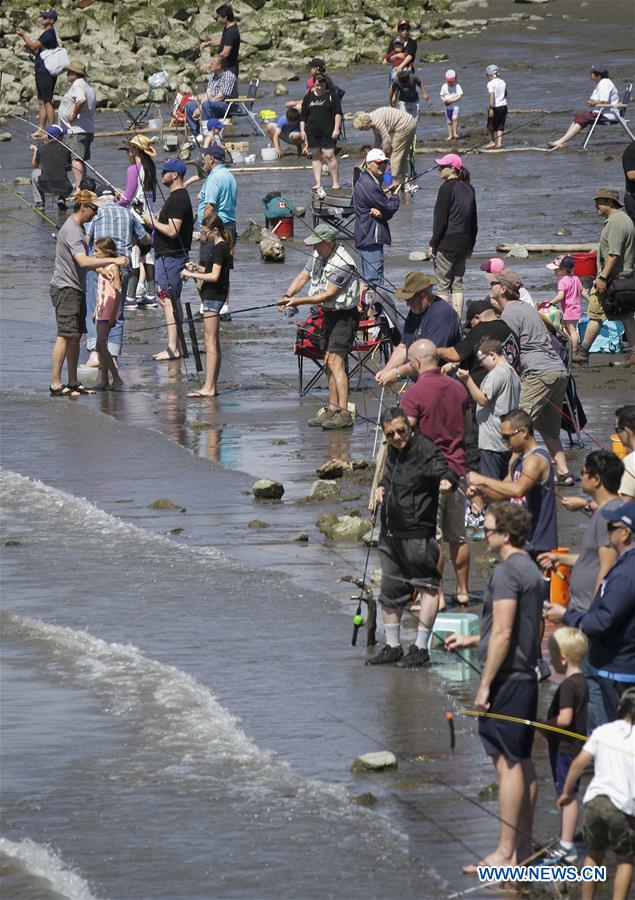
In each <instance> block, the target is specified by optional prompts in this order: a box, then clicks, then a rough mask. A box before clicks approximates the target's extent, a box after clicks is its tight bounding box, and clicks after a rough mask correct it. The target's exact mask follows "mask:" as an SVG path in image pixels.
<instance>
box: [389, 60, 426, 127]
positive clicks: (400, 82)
mask: <svg viewBox="0 0 635 900" xmlns="http://www.w3.org/2000/svg"><path fill="white" fill-rule="evenodd" d="M419 90H421V93H422V94H423V99H424V101H425V102H426V103H427V102H428V100H429V99H430V94H429V93H428V91H427V90H426V86H425V84H423V82H422V81H421V79H420V78H419V77H418V76H417V75H415V73H414V71H413V70H410V69H402V71H401V72H398V73H397V77H396V78H395V80H394V81H393V82H392V84H391V85H390V92H389V95H388V100H389V103H390V105H391V106H396V107H397V108H398V109H402V110H403V111H404V112H407V113H408V114H409V115H411V116H412V117H413V119H418V118H419V93H418V92H419Z"/></svg>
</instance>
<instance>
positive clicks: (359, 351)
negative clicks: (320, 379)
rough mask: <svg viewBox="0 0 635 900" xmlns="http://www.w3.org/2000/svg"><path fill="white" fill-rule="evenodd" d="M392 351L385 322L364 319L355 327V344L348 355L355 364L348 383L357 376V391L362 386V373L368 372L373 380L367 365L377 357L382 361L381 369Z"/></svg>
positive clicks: (381, 319)
mask: <svg viewBox="0 0 635 900" xmlns="http://www.w3.org/2000/svg"><path fill="white" fill-rule="evenodd" d="M391 350H392V340H391V338H390V333H389V329H388V325H387V323H386V320H385V319H384V318H383V317H382V318H379V319H364V320H362V321H360V323H359V325H358V326H357V334H356V336H355V343H354V345H353V349H352V350H351V353H350V355H351V356H352V357H353V360H354V361H355V364H354V365H353V368H352V369H351V370H350V372H349V373H348V378H349V382H352V381H353V378H355V376H356V375H357V389H358V390H359V389H360V388H361V386H362V377H363V375H364V372H368V374H369V375H372V377H373V378H374V377H375V375H376V371H377V370H375V369H372V368H371V367H370V365H369V363H370V362H371V360H372V359H374V357H375V355H376V354H377V355H379V358H380V359H381V361H382V368H383V367H384V366H385V365H386V363H387V362H388V359H389V357H390V353H391Z"/></svg>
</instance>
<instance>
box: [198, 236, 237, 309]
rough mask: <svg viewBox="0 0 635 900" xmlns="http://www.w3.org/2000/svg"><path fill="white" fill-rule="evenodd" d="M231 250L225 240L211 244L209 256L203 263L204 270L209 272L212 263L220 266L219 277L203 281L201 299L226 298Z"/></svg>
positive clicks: (212, 266) (212, 265)
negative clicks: (216, 279)
mask: <svg viewBox="0 0 635 900" xmlns="http://www.w3.org/2000/svg"><path fill="white" fill-rule="evenodd" d="M231 258H232V255H231V250H230V249H229V246H228V244H226V243H225V241H220V243H218V244H212V247H211V251H210V254H209V258H208V260H207V262H206V263H205V271H206V272H207V273H209V272H211V271H212V269H213V268H214V265H217V266H220V267H221V273H220V278H219V279H218V281H204V282H203V286H202V287H201V299H202V300H223V301H225V300H226V299H227V294H228V293H229V270H230V268H231Z"/></svg>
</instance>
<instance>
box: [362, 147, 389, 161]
mask: <svg viewBox="0 0 635 900" xmlns="http://www.w3.org/2000/svg"><path fill="white" fill-rule="evenodd" d="M387 161H388V157H387V156H386V154H385V153H384V151H383V150H379V149H375V150H369V151H368V153H367V154H366V162H367V163H371V162H374V163H383V162H387Z"/></svg>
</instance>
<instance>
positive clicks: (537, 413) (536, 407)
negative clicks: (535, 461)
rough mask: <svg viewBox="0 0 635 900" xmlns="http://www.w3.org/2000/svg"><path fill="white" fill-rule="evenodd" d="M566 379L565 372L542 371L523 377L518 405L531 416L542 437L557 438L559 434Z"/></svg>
mask: <svg viewBox="0 0 635 900" xmlns="http://www.w3.org/2000/svg"><path fill="white" fill-rule="evenodd" d="M567 380H568V376H567V374H566V372H543V373H542V374H540V375H537V374H534V375H525V376H524V377H523V380H522V385H521V388H520V400H519V401H518V407H519V409H523V410H524V411H525V412H526V413H527V415H529V416H531V421H532V422H533V423H534V428H536V429H537V430H538V431H539V432H540V434H541V435H542V436H543V437H544V436H545V435H546V436H547V437H551V438H557V437H558V436H559V434H560V425H561V423H562V404H563V403H564V398H565V394H566V391H567Z"/></svg>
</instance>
